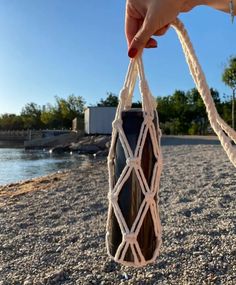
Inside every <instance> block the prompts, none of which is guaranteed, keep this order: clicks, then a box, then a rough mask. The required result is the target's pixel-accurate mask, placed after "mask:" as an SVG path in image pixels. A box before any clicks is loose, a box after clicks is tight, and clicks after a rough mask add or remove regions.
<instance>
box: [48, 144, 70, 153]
mask: <svg viewBox="0 0 236 285" xmlns="http://www.w3.org/2000/svg"><path fill="white" fill-rule="evenodd" d="M66 151H70V145H66V146H61V145H58V146H55V147H53V148H51V149H50V150H49V152H50V153H57V154H60V153H64V152H66Z"/></svg>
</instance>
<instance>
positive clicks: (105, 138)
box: [94, 136, 110, 150]
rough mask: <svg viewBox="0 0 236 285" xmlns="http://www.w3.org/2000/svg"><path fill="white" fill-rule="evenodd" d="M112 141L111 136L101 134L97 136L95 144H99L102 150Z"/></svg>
mask: <svg viewBox="0 0 236 285" xmlns="http://www.w3.org/2000/svg"><path fill="white" fill-rule="evenodd" d="M109 141H110V136H99V137H97V138H95V140H94V144H95V145H96V146H98V147H99V148H100V149H101V150H104V149H106V148H107V147H106V144H107V142H109Z"/></svg>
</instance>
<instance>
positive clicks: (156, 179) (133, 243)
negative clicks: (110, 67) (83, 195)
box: [106, 19, 236, 267]
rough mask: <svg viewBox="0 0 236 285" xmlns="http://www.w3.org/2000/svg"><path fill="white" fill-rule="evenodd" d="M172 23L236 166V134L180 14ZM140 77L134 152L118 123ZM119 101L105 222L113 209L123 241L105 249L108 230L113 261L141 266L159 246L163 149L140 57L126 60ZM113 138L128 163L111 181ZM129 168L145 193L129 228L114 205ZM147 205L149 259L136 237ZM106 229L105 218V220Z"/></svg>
mask: <svg viewBox="0 0 236 285" xmlns="http://www.w3.org/2000/svg"><path fill="white" fill-rule="evenodd" d="M172 27H173V28H174V29H175V30H176V33H177V35H178V38H179V40H180V43H181V45H182V48H183V51H184V54H185V57H186V61H187V63H188V66H189V69H190V73H191V75H192V77H193V80H194V82H195V84H196V87H197V89H198V91H199V93H200V95H201V97H202V99H203V102H204V104H205V106H206V110H207V114H208V118H209V121H210V124H211V126H212V128H213V130H214V131H215V133H216V134H217V136H218V137H219V140H220V142H221V144H222V146H223V148H224V150H225V152H226V153H227V155H228V157H229V159H230V161H231V162H232V163H233V164H234V166H236V150H235V148H234V147H233V145H232V143H231V140H233V141H234V143H236V133H235V131H234V130H233V129H232V128H231V127H230V126H228V125H227V124H226V123H225V122H224V121H223V120H222V119H221V117H220V116H219V114H218V112H217V110H216V107H215V104H214V101H213V99H212V96H211V93H210V90H209V87H208V85H207V82H206V78H205V75H204V73H203V71H202V69H201V66H200V64H199V62H198V59H197V57H196V55H195V52H194V49H193V46H192V44H191V42H190V39H189V36H188V34H187V31H186V29H185V28H184V25H183V24H182V22H181V21H180V20H179V19H176V20H175V21H174V22H173V23H172ZM137 76H138V77H139V90H140V94H141V99H142V111H143V122H142V125H141V129H140V133H139V137H138V141H137V145H136V148H135V151H134V152H133V151H132V150H131V147H130V145H129V143H128V140H127V138H126V135H125V132H124V130H123V127H122V112H123V111H126V110H129V109H130V108H131V105H132V96H133V91H134V86H135V83H136V80H137ZM119 98H120V101H119V105H118V107H117V112H116V116H115V120H114V121H113V124H112V126H113V130H112V139H111V146H110V151H109V154H108V171H109V194H108V200H109V209H108V222H109V217H111V212H112V211H114V214H115V217H116V219H117V222H118V224H119V226H120V230H121V233H122V241H121V243H120V245H119V246H118V248H117V250H116V254H115V256H112V255H111V254H110V253H109V246H108V238H109V231H108V230H107V235H106V243H107V249H108V254H109V255H110V256H111V257H112V258H113V259H114V260H115V261H117V262H119V263H122V264H124V265H132V266H135V267H139V266H144V265H146V264H148V263H152V262H154V261H155V260H156V258H157V256H158V255H159V251H160V246H161V223H160V218H159V209H158V202H159V199H158V192H159V184H160V176H161V171H162V153H161V148H160V139H161V130H160V128H159V121H158V114H157V111H156V100H155V98H154V97H153V96H152V94H151V92H150V90H149V87H148V84H147V81H146V79H145V74H144V68H143V62H142V58H141V57H139V58H137V59H132V60H131V61H130V64H129V67H128V71H127V75H126V78H125V82H124V86H123V88H122V89H121V91H120V95H119ZM148 133H149V134H150V139H151V141H152V146H153V153H154V157H155V159H156V163H155V164H154V168H153V174H152V178H151V184H150V186H149V185H148V183H147V181H146V178H145V175H144V172H143V170H142V167H141V160H142V152H143V148H144V144H145V141H146V139H147V135H148ZM117 138H119V140H120V142H121V145H122V147H123V150H124V154H125V158H126V166H125V167H124V169H123V171H122V173H121V175H120V177H119V178H118V180H117V181H116V182H115V178H114V160H115V146H116V141H117ZM132 171H134V172H135V174H136V176H137V179H138V181H139V184H140V188H141V191H142V193H143V195H144V199H143V202H142V203H141V205H140V209H139V211H138V214H137V216H136V218H135V220H134V222H133V225H132V227H131V228H130V229H129V227H128V225H127V223H126V221H125V219H124V217H123V214H122V211H121V209H120V207H119V204H118V198H119V194H120V192H121V190H122V187H123V186H124V184H125V182H126V181H127V180H128V178H129V177H130V175H131V173H132ZM148 210H150V213H151V217H152V219H153V225H154V231H155V237H156V249H155V250H154V252H153V257H152V258H151V259H150V260H145V258H144V256H143V254H142V251H141V248H140V246H139V243H138V240H137V237H138V234H139V231H140V228H141V226H142V224H143V221H144V219H145V216H146V214H147V212H148ZM107 229H108V223H107ZM128 248H130V249H131V252H132V254H133V259H134V261H133V262H130V261H126V260H125V255H126V252H127V250H128Z"/></svg>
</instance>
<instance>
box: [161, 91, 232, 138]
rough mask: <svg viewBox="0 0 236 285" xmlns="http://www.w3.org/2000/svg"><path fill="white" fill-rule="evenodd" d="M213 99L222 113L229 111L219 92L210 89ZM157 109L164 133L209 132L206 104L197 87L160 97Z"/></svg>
mask: <svg viewBox="0 0 236 285" xmlns="http://www.w3.org/2000/svg"><path fill="white" fill-rule="evenodd" d="M210 91H211V95H212V97H213V100H214V101H215V104H216V107H217V109H218V110H219V111H220V113H221V114H223V118H224V115H225V114H226V113H227V108H226V107H225V109H224V112H223V106H222V104H221V101H220V96H219V92H218V91H217V90H215V89H212V88H211V89H210ZM157 110H158V114H159V120H160V123H161V128H162V132H163V133H164V134H173V135H176V134H190V135H197V134H198V135H204V134H207V133H208V129H209V122H208V118H207V114H206V108H205V105H204V103H203V101H202V99H201V96H200V94H199V92H198V91H197V89H196V88H193V89H191V90H189V91H187V92H184V91H181V90H176V91H175V92H174V94H173V95H171V96H170V95H169V96H164V97H158V98H157Z"/></svg>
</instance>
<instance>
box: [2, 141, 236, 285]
mask: <svg viewBox="0 0 236 285" xmlns="http://www.w3.org/2000/svg"><path fill="white" fill-rule="evenodd" d="M163 157H164V168H163V174H162V177H161V188H160V216H161V222H162V230H163V232H162V237H163V244H162V247H161V252H160V256H159V257H158V258H157V261H156V262H155V263H154V264H152V265H148V266H146V267H145V268H132V267H127V266H122V265H120V264H117V263H115V262H114V261H112V260H111V259H110V258H109V257H108V256H107V250H106V247H105V231H106V218H107V191H108V176H107V164H106V160H102V159H101V160H100V159H99V160H98V159H96V160H94V162H91V163H90V164H88V165H85V166H83V167H81V169H79V170H78V169H71V170H68V171H66V172H65V171H63V172H61V173H57V174H55V175H56V176H55V177H56V178H57V179H54V178H55V177H54V176H49V177H44V179H43V181H44V183H40V181H41V180H42V179H41V180H40V178H39V179H38V180H37V179H35V180H34V181H32V182H29V183H27V184H24V182H22V183H21V184H18V185H17V184H14V185H11V186H9V187H7V188H5V190H4V191H10V192H9V193H14V191H16V190H17V189H19V188H20V187H26V185H27V187H28V188H27V189H29V188H30V187H31V188H30V189H32V191H30V192H29V193H25V194H21V195H19V196H16V197H15V198H14V197H12V198H11V196H6V195H5V196H3V195H1V190H2V189H1V186H0V205H1V211H0V227H1V234H0V258H1V261H0V271H1V273H0V285H13V284H14V285H18V284H19V285H60V284H63V285H77V284H78V285H91V284H96V285H113V284H114V285H120V284H125V285H129V284H130V285H159V284H160V285H165V284H166V285H187V284H194V285H204V284H215V285H218V284H219V285H220V284H222V285H235V284H236V283H235V276H236V258H235V255H236V254H235V244H236V230H235V212H236V204H235V201H236V187H235V185H236V172H235V168H234V167H233V166H232V165H231V164H230V162H228V161H227V160H226V157H225V154H224V152H223V151H222V149H221V147H220V146H216V145H180V146H164V147H163ZM53 177H54V178H53ZM213 183H215V184H217V185H218V186H219V187H218V188H217V189H215V188H214V187H213ZM6 189H8V190H6ZM220 189H221V190H220ZM35 190H37V191H35ZM41 190H43V191H41ZM2 191H3V190H2ZM218 201H220V202H221V204H222V205H223V206H224V208H222V207H221V206H220V205H219V204H218ZM198 209H201V210H198ZM20 225H21V226H20ZM22 225H26V226H22Z"/></svg>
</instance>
